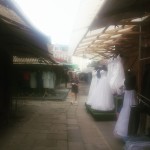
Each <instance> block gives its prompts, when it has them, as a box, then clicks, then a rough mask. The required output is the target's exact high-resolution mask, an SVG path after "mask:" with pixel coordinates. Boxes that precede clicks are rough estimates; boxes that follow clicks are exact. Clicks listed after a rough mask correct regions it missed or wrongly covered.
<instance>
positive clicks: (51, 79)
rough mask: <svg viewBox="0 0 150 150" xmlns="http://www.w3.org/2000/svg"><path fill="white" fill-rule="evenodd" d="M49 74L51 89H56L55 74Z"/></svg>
mask: <svg viewBox="0 0 150 150" xmlns="http://www.w3.org/2000/svg"><path fill="white" fill-rule="evenodd" d="M48 73H49V88H50V89H54V87H55V80H56V76H55V73H54V72H48Z"/></svg>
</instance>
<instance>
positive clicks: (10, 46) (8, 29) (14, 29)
mask: <svg viewBox="0 0 150 150" xmlns="http://www.w3.org/2000/svg"><path fill="white" fill-rule="evenodd" d="M0 41H1V42H0V46H1V51H7V52H8V53H9V54H11V55H12V56H19V57H38V58H39V57H42V58H44V59H48V60H50V61H51V62H52V63H55V61H54V59H53V58H52V54H51V51H50V50H48V44H49V43H50V41H49V39H48V38H47V37H46V36H45V35H43V34H42V33H40V32H39V31H38V30H36V29H35V28H34V27H33V26H32V25H31V24H30V23H29V22H28V21H27V20H26V18H25V17H24V16H23V15H22V14H21V12H20V10H19V9H18V8H17V7H16V5H15V4H14V3H13V1H10V0H0Z"/></svg>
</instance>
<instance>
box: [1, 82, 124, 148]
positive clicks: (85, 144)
mask: <svg viewBox="0 0 150 150" xmlns="http://www.w3.org/2000/svg"><path fill="white" fill-rule="evenodd" d="M87 89H88V88H87V86H86V85H85V84H80V94H79V97H78V104H71V100H72V96H71V93H69V95H68V97H67V99H66V101H47V100H26V101H24V102H23V105H21V106H20V107H19V108H18V109H17V110H16V113H15V114H16V115H15V116H14V117H13V118H12V120H10V121H9V124H8V125H7V126H5V128H4V129H3V130H1V131H0V150H113V146H112V145H111V144H110V143H109V140H110V139H109V140H108V139H107V137H106V136H105V134H104V133H103V132H104V131H103V132H102V131H101V127H100V126H99V124H100V122H98V123H97V122H95V120H94V119H93V118H92V117H91V115H90V114H88V113H87V111H86V109H85V100H86V96H87ZM20 103H21V104H22V102H20ZM102 130H103V129H102ZM105 130H107V128H106V129H105ZM107 135H108V134H107ZM112 138H113V137H112ZM113 140H114V139H113ZM110 141H111V140H110ZM120 146H121V147H122V145H119V144H118V147H119V148H120ZM116 147H117V146H116ZM114 150H116V149H114Z"/></svg>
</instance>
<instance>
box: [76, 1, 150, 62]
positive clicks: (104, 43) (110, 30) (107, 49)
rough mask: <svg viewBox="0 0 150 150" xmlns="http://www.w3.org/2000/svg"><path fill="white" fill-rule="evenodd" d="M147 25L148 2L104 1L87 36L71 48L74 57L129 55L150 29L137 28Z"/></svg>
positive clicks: (100, 57) (149, 4)
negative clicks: (141, 36) (140, 38)
mask: <svg viewBox="0 0 150 150" xmlns="http://www.w3.org/2000/svg"><path fill="white" fill-rule="evenodd" d="M149 23H150V3H149V1H148V0H138V1H129V0H119V1H117V0H106V1H105V3H104V5H103V7H102V8H101V9H100V11H99V13H98V14H97V16H95V19H94V20H93V22H92V23H91V25H90V27H89V28H88V31H87V32H86V34H85V35H84V36H83V37H82V38H81V40H80V42H79V43H78V44H77V46H76V48H75V49H74V55H75V56H79V57H83V56H84V57H86V58H89V59H93V60H100V59H102V58H109V57H112V56H113V55H114V54H119V53H121V54H123V55H125V56H126V55H127V53H130V52H131V50H132V54H131V56H132V55H135V53H136V52H137V51H138V49H139V36H140V35H141V34H142V35H143V34H144V35H145V36H148V34H146V33H149V32H150V31H149V29H148V28H145V29H142V31H141V29H140V27H141V24H142V25H146V24H147V25H148V24H149Z"/></svg>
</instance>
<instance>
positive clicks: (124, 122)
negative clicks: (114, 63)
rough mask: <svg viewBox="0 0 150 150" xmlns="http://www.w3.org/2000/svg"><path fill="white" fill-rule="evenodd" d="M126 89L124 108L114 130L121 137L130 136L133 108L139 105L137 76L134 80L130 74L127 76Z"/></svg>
mask: <svg viewBox="0 0 150 150" xmlns="http://www.w3.org/2000/svg"><path fill="white" fill-rule="evenodd" d="M125 88H126V89H125V93H124V100H123V106H122V109H121V111H120V114H119V117H118V120H117V122H116V125H115V129H114V134H115V135H116V136H119V137H127V136H128V127H129V118H130V111H131V106H133V105H137V102H136V99H135V76H134V78H133V75H132V74H131V73H130V72H127V74H126V79H125Z"/></svg>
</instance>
